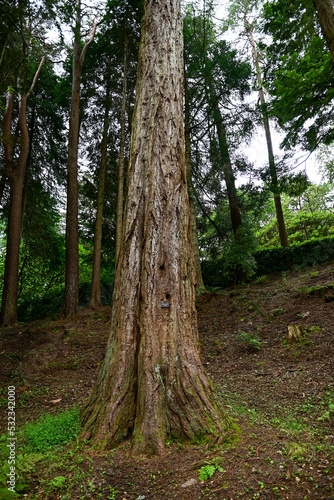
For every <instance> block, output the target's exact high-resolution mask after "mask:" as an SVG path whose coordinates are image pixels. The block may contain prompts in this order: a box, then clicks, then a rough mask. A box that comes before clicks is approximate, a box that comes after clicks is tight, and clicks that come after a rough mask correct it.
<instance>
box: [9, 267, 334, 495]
mask: <svg viewBox="0 0 334 500" xmlns="http://www.w3.org/2000/svg"><path fill="white" fill-rule="evenodd" d="M332 284H334V265H333V264H330V265H329V264H327V265H323V266H319V267H314V268H308V269H303V270H300V271H295V272H292V273H283V274H282V275H279V276H269V277H262V278H259V279H258V280H256V281H253V282H251V283H249V284H246V285H242V286H237V287H234V288H232V287H231V288H229V289H225V290H221V291H217V292H209V293H207V294H205V295H203V296H202V297H200V298H199V299H198V301H197V307H198V324H199V332H200V344H201V352H202V358H203V363H204V365H205V367H206V369H207V372H208V373H209V375H210V377H211V379H212V380H213V381H214V383H215V385H216V388H217V391H218V392H219V395H220V397H221V400H222V403H223V404H224V405H225V407H226V409H227V410H228V412H229V413H230V414H231V415H232V416H233V417H234V418H235V419H236V422H237V424H238V425H239V427H240V432H239V433H237V434H234V435H233V436H232V437H230V438H229V439H226V440H225V443H223V444H222V445H220V446H217V447H215V448H213V449H208V448H206V447H205V446H199V445H194V446H189V445H185V444H181V443H173V442H171V443H167V447H166V454H165V455H164V456H162V457H153V458H147V457H141V456H139V457H138V456H137V457H133V456H132V455H131V443H130V442H124V445H123V446H121V447H120V448H118V449H117V450H114V451H110V452H107V453H97V452H96V451H94V450H93V449H91V448H90V447H89V446H88V445H87V444H83V443H80V442H78V441H74V442H71V443H68V444H66V445H64V446H62V447H60V448H53V449H50V450H48V451H44V452H40V453H36V452H35V453H32V452H31V451H29V449H28V448H27V446H26V445H25V444H24V441H23V442H22V443H20V429H23V428H24V425H25V424H26V423H27V422H30V421H33V420H35V419H37V418H39V417H40V415H43V414H57V413H58V412H59V411H64V410H66V409H68V408H72V407H73V405H77V406H79V407H80V406H82V404H83V403H84V401H85V400H86V399H87V397H88V394H89V391H90V389H91V388H92V385H93V383H94V380H95V379H96V377H97V373H98V366H99V364H100V363H101V362H102V360H103V357H104V353H105V348H106V342H107V338H108V334H109V329H110V317H111V310H110V308H107V307H106V308H103V309H101V310H99V311H97V312H96V311H95V312H92V311H89V310H81V311H80V314H79V316H78V318H77V320H76V321H73V322H69V321H65V320H64V319H60V318H52V319H48V320H43V321H35V322H31V323H25V324H23V323H20V324H17V325H14V326H12V327H8V328H3V329H1V330H0V352H1V367H0V377H1V394H0V405H1V406H0V407H1V429H2V432H4V431H5V429H6V427H7V411H8V410H7V388H8V386H15V388H16V408H15V411H16V431H17V436H18V441H17V446H16V453H17V463H16V466H17V474H18V476H17V484H16V487H17V488H18V489H19V490H20V493H19V496H18V498H22V499H23V498H26V499H29V500H32V499H50V500H51V499H69V500H76V499H94V500H95V499H100V498H101V499H103V500H144V499H145V500H148V499H156V500H165V499H166V500H167V499H168V500H171V499H178V500H197V499H205V498H206V499H221V500H223V499H226V500H230V499H233V500H234V499H239V498H242V499H268V500H269V499H282V500H283V499H284V500H288V499H289V500H299V499H308V500H313V499H328V500H329V499H334V411H333V410H334V344H333V340H334V338H333V334H334V291H333V289H332V288H331V286H330V285H332ZM293 324H298V325H301V326H302V327H303V329H304V335H303V336H302V337H301V338H300V340H299V341H296V342H294V343H289V342H288V341H287V339H286V336H287V331H288V328H287V327H288V325H293ZM22 439H23V438H22ZM0 441H1V442H0V444H1V445H2V449H5V444H6V436H3V437H2V440H0ZM208 465H211V466H212V467H206V469H204V472H203V469H202V468H203V467H205V466H208ZM200 471H202V476H201V477H202V478H205V479H204V480H203V481H201V480H200V478H199V474H200ZM211 474H213V475H212V476H211V477H209V476H210V475H211ZM0 479H1V480H2V481H3V479H4V475H2V476H1V477H0ZM1 487H2V488H4V485H2V486H1ZM5 492H6V489H2V490H1V491H0V497H1V498H2V499H5V498H12V497H11V496H9V494H8V495H7V496H6V493H5ZM1 495H2V496H1Z"/></svg>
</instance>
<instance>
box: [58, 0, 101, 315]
mask: <svg viewBox="0 0 334 500" xmlns="http://www.w3.org/2000/svg"><path fill="white" fill-rule="evenodd" d="M95 29H96V25H95V24H94V25H93V29H92V31H91V35H90V39H89V41H88V42H87V43H86V44H85V45H84V47H83V49H82V51H81V53H80V41H81V34H80V30H81V4H80V0H77V15H76V23H75V33H74V48H73V66H72V95H71V111H70V124H69V135H68V160H67V211H66V270H65V302H64V314H65V316H66V317H69V316H75V315H76V313H77V311H78V307H79V247H78V244H79V230H78V146H79V128H80V83H81V73H82V66H83V63H84V60H85V56H86V52H87V49H88V47H89V46H90V45H91V44H92V43H93V40H94V35H95Z"/></svg>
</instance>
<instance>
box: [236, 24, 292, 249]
mask: <svg viewBox="0 0 334 500" xmlns="http://www.w3.org/2000/svg"><path fill="white" fill-rule="evenodd" d="M245 26H246V29H247V31H248V34H249V38H250V42H251V45H252V50H253V58H254V63H255V68H256V74H257V80H258V85H259V96H260V102H261V106H262V116H263V125H264V131H265V134H266V142H267V149H268V158H269V172H270V177H271V189H272V192H273V194H274V202H275V210H276V220H277V226H278V233H279V237H280V242H281V245H282V247H286V246H288V236H287V232H286V228H285V222H284V215H283V209H282V203H281V195H280V192H279V187H278V179H277V170H276V165H275V157H274V150H273V144H272V140H271V132H270V124H269V118H268V112H267V103H266V100H265V97H264V92H263V86H262V77H261V68H260V64H259V57H258V53H257V47H256V43H255V40H254V36H253V31H252V27H251V25H250V24H249V23H248V21H247V20H246V19H245Z"/></svg>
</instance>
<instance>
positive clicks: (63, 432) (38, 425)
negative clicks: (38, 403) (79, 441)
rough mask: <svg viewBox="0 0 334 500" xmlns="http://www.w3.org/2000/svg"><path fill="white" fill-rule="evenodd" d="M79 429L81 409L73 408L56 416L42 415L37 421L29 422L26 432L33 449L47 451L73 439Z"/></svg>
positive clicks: (29, 444)
mask: <svg viewBox="0 0 334 500" xmlns="http://www.w3.org/2000/svg"><path fill="white" fill-rule="evenodd" d="M79 430H80V418H79V410H78V409H77V408H72V409H71V410H67V411H65V412H62V413H59V414H58V415H56V416H51V415H48V414H47V415H44V416H42V417H41V418H40V419H39V420H38V421H37V422H31V423H30V424H28V425H27V426H26V427H25V430H24V434H25V438H26V440H27V443H28V447H29V448H30V449H31V450H33V451H45V450H47V449H50V448H53V447H55V446H58V445H62V444H65V443H68V442H69V441H72V440H73V439H75V438H76V437H77V435H78V434H79Z"/></svg>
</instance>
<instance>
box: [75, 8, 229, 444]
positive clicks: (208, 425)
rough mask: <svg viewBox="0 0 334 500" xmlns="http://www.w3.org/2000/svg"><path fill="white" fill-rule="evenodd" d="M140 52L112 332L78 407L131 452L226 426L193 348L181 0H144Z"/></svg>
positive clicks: (98, 435)
mask: <svg viewBox="0 0 334 500" xmlns="http://www.w3.org/2000/svg"><path fill="white" fill-rule="evenodd" d="M144 9H145V17H144V21H143V26H142V39H141V45H140V53H139V66H138V80H137V96H136V105H135V111H134V117H133V129H132V138H131V150H130V164H129V181H128V193H127V202H126V207H125V219H124V220H125V222H124V231H123V237H122V243H123V244H122V248H121V253H120V258H119V262H118V265H117V269H116V277H115V296H114V302H113V317H112V331H111V336H110V339H109V342H108V347H107V353H106V357H105V360H104V363H103V365H102V367H101V371H100V374H99V377H98V381H97V384H96V386H95V388H94V389H93V392H92V395H91V397H90V400H89V402H88V404H87V407H86V410H85V418H84V432H83V436H84V437H85V438H87V439H92V440H93V441H94V443H95V445H96V446H97V447H98V448H100V449H105V448H108V447H112V446H114V445H116V444H118V443H120V442H121V441H122V439H124V438H125V437H128V436H129V435H130V434H133V444H134V449H135V451H136V452H144V453H160V452H162V451H163V449H164V447H165V440H166V439H167V437H168V436H174V437H178V438H181V439H187V440H194V439H200V438H203V437H207V438H209V437H210V436H213V435H219V434H221V433H222V432H223V431H224V430H225V429H227V428H228V427H229V426H230V425H231V424H230V421H229V419H228V418H227V416H226V415H223V414H222V413H221V411H220V409H218V405H217V400H216V397H215V393H214V391H213V387H212V383H211V382H210V381H209V379H208V378H207V376H206V374H205V372H204V369H203V366H202V362H201V359H200V355H199V342H198V331H197V318H196V308H195V281H196V277H195V268H194V256H193V250H192V243H191V242H192V239H191V226H190V213H189V200H188V192H187V182H186V165H185V151H184V130H183V89H182V83H183V62H182V61H183V44H182V15H181V5H180V0H160V1H159V2H156V1H154V0H147V1H146V2H145V4H144Z"/></svg>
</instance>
